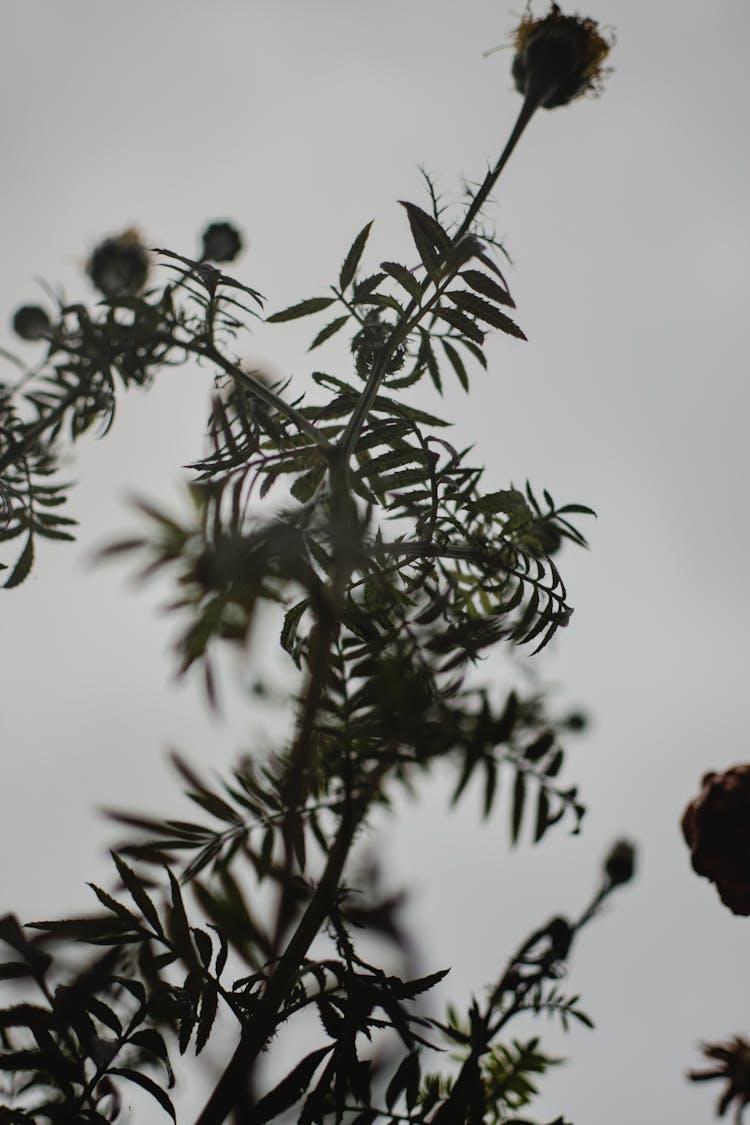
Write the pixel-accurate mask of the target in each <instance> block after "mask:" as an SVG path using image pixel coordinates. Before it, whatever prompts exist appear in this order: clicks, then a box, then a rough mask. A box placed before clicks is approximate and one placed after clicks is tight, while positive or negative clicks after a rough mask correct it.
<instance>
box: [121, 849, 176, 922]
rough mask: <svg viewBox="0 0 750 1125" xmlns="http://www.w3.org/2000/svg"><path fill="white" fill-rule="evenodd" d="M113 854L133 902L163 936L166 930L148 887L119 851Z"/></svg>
mask: <svg viewBox="0 0 750 1125" xmlns="http://www.w3.org/2000/svg"><path fill="white" fill-rule="evenodd" d="M111 855H112V859H113V860H114V864H115V867H116V868H117V871H118V873H119V876H120V878H121V879H122V882H123V885H124V886H125V889H126V890H127V891H128V893H129V895H130V897H131V898H132V900H133V902H134V903H135V905H136V906H137V907H138V909H139V910H140V912H141V914H142V915H143V917H144V918H145V919H146V921H147V922H148V923H149V924H150V925H151V926H152V927H153V929H154V930H155V931H156V933H157V934H159V936H163V934H164V930H163V929H162V924H161V922H160V921H159V915H158V913H157V910H156V907H155V906H154V904H153V902H152V901H151V899H150V897H149V895H148V893H147V892H146V888H145V887H144V886H143V883H142V882H141V880H140V879H139V878H138V876H137V875H136V873H135V872H134V871H133V870H132V868H130V867H128V865H127V863H125V861H124V860H123V859H121V858H120V856H119V855H118V854H117V852H112V853H111Z"/></svg>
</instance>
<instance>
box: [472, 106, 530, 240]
mask: <svg viewBox="0 0 750 1125" xmlns="http://www.w3.org/2000/svg"><path fill="white" fill-rule="evenodd" d="M542 96H543V95H542V92H541V91H537V90H529V92H528V93H527V94H526V97H525V98H524V101H523V105H522V106H521V109H520V111H519V114H518V117H517V118H516V123H515V125H514V126H513V131H512V132H511V134H510V136H509V137H508V141H507V144H506V145H505V148H504V149H503V151H502V152H501V153H500V158H499V159H498V161H497V164H496V165H495V167H494V168H491V169H490V171H489V172H488V173H487V175H486V176H485V177H484V180H483V181H482V183H481V185H480V187H479V191H478V192H477V193H476V195H475V196H474V198H473V199H472V201H471V206H470V207H469V210H468V211H467V212H466V214H465V215H464V218H463V222H462V223H461V226H460V227H459V228H458V230H457V231H456V233H455V234H454V235H453V241H454V243H455V242H458V241H459V239H461V238H463V236H464V235H465V234H466V233H467V232H468V231H469V230H470V229H471V225H472V223H473V222H474V220H475V218H476V217H477V215H478V214H479V211H480V210H481V208H482V206H483V204H484V203H485V202H486V200H487V196H488V195H489V194H490V192H491V191H492V189H493V187H494V186H495V184H496V183H497V180H498V178H499V176H500V173H501V172H502V170H503V168H504V167H505V165H506V164H507V163H508V161H509V160H510V158H511V156H512V155H513V150H514V149H515V147H516V145H517V144H518V142H519V140H520V139H521V136H522V134H523V131H524V129H525V128H526V126H527V125H528V123H529V122H530V121H531V118H532V117H533V116H534V114H535V112H536V110H537V109H538V108H539V105H540V103H541V100H542Z"/></svg>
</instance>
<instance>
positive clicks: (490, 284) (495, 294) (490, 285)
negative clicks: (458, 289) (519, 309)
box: [459, 270, 516, 309]
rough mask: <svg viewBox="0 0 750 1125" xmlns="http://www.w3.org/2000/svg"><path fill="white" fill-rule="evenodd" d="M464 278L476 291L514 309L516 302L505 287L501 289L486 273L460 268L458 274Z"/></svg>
mask: <svg viewBox="0 0 750 1125" xmlns="http://www.w3.org/2000/svg"><path fill="white" fill-rule="evenodd" d="M459 276H460V277H462V278H463V279H464V281H465V282H466V284H467V285H470V286H471V288H472V289H474V290H476V292H477V293H481V294H482V295H483V296H484V297H489V298H490V300H492V301H495V302H497V304H499V305H507V306H508V308H511V309H514V308H515V307H516V303H515V301H514V300H513V298H512V297H511V295H510V293H509V292H508V290H507V289H503V287H502V286H501V285H498V284H497V282H496V281H493V280H492V278H491V277H487V274H486V273H482V271H481V270H462V271H461V273H460V274H459Z"/></svg>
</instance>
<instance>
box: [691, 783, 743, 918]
mask: <svg viewBox="0 0 750 1125" xmlns="http://www.w3.org/2000/svg"><path fill="white" fill-rule="evenodd" d="M702 784H703V788H702V790H701V792H700V793H699V794H698V796H697V797H696V798H695V800H694V801H691V803H690V804H689V805H688V807H687V808H686V809H685V812H684V814H683V817H682V831H683V835H684V836H685V839H686V841H687V844H688V847H689V848H690V852H691V860H692V864H693V870H694V871H696V872H697V873H698V874H699V875H703V876H705V878H706V879H710V880H711V882H712V883H715V884H716V889H717V890H718V892H719V897H720V898H721V901H722V902H723V903H724V905H725V906H728V907H729V909H730V910H731V911H732V913H733V914H743V915H747V914H750V765H742V766H733V767H732V768H731V769H728V770H726V772H725V773H707V774H706V775H705V777H704V778H703V783H702Z"/></svg>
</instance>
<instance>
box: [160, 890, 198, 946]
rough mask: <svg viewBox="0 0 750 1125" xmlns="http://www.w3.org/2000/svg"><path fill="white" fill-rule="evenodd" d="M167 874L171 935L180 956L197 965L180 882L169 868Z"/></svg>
mask: <svg viewBox="0 0 750 1125" xmlns="http://www.w3.org/2000/svg"><path fill="white" fill-rule="evenodd" d="M166 871H167V875H168V876H169V883H170V887H171V889H172V910H171V912H170V916H169V935H170V937H171V939H172V941H173V943H174V946H175V949H176V950H177V952H178V953H179V955H180V957H181V958H182V959H183V960H184V961H185V962H186V964H188V965H189V966H191V967H192V966H196V965H197V957H196V951H195V946H194V945H193V938H192V934H191V933H190V925H189V923H188V920H187V914H186V913H185V904H184V902H183V900H182V892H181V891H180V884H179V883H178V882H177V879H176V878H175V876H174V874H173V872H172V871H171V870H170V869H169V868H167V869H166Z"/></svg>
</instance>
